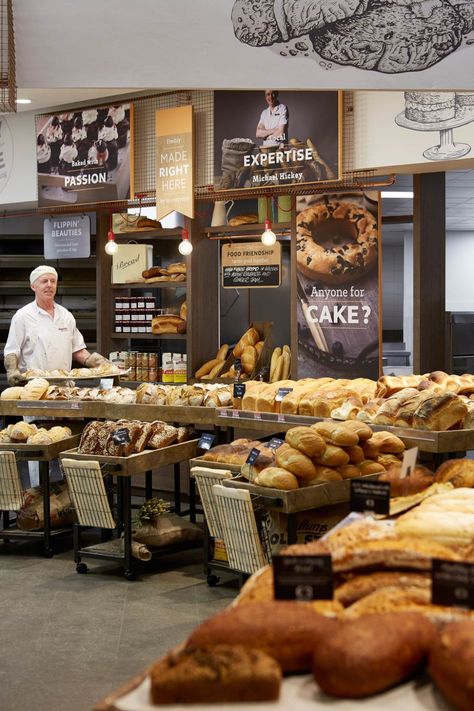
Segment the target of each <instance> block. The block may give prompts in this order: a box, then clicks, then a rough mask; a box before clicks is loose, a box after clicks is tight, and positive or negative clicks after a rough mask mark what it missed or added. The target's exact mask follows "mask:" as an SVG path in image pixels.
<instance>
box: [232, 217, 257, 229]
mask: <svg viewBox="0 0 474 711" xmlns="http://www.w3.org/2000/svg"><path fill="white" fill-rule="evenodd" d="M257 222H258V215H253V214H249V215H236V216H235V217H231V218H230V220H229V221H228V223H227V224H228V225H230V226H231V227H238V226H239V225H254V224H256V223H257Z"/></svg>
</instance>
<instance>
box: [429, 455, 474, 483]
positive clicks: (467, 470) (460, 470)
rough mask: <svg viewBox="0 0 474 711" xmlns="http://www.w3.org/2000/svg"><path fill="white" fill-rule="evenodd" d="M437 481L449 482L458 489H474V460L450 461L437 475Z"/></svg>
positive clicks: (443, 465) (441, 467)
mask: <svg viewBox="0 0 474 711" xmlns="http://www.w3.org/2000/svg"><path fill="white" fill-rule="evenodd" d="M435 481H437V482H446V481H449V482H451V484H452V485H453V486H454V487H456V488H459V487H464V486H465V487H474V460H473V459H448V460H447V461H446V462H443V463H442V464H441V465H440V466H439V467H438V469H437V470H436V473H435Z"/></svg>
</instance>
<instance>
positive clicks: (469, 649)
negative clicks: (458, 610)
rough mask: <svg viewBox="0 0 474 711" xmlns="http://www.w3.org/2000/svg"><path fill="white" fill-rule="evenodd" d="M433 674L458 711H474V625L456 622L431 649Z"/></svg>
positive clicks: (445, 628)
mask: <svg viewBox="0 0 474 711" xmlns="http://www.w3.org/2000/svg"><path fill="white" fill-rule="evenodd" d="M429 672H430V675H431V678H432V679H433V681H434V682H435V684H436V686H437V687H438V688H439V690H440V691H441V692H442V694H443V695H444V696H445V697H446V699H447V700H448V701H449V702H450V703H451V704H453V706H454V708H456V709H458V711H472V709H473V708H474V621H471V620H463V621H462V622H453V623H451V624H449V625H446V626H445V627H443V629H442V630H440V631H439V632H438V636H437V638H436V639H435V640H434V642H433V644H432V645H431V650H430V656H429Z"/></svg>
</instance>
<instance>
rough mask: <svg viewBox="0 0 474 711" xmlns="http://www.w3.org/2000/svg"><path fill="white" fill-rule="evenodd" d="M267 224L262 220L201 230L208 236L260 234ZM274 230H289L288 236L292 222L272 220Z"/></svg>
mask: <svg viewBox="0 0 474 711" xmlns="http://www.w3.org/2000/svg"><path fill="white" fill-rule="evenodd" d="M264 229H265V224H264V223H263V224H262V223H261V222H258V223H257V222H254V223H251V224H249V225H234V226H232V225H218V226H217V227H204V228H202V230H201V232H202V233H203V234H205V235H207V236H209V237H210V236H211V235H212V236H217V235H219V234H225V235H227V234H229V235H231V234H232V235H243V236H244V235H245V236H246V235H248V234H249V233H250V234H252V233H253V232H259V233H260V234H261V233H262V232H263V231H264ZM272 230H273V231H274V232H275V231H284V230H288V236H289V235H290V233H291V223H290V222H272Z"/></svg>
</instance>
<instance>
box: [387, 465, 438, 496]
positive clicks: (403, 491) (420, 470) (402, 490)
mask: <svg viewBox="0 0 474 711" xmlns="http://www.w3.org/2000/svg"><path fill="white" fill-rule="evenodd" d="M401 470H402V464H401V462H398V464H393V465H392V466H390V468H389V469H387V471H385V472H382V474H381V475H380V476H379V481H388V482H389V483H390V496H411V495H412V494H417V493H418V492H419V491H424V490H425V489H427V488H428V487H429V486H431V485H432V484H433V483H434V475H433V472H432V471H430V470H429V469H427V468H426V467H424V466H422V465H421V464H418V465H417V466H416V467H415V468H414V469H413V471H412V472H411V474H410V476H407V477H405V478H404V479H400V472H401Z"/></svg>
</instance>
